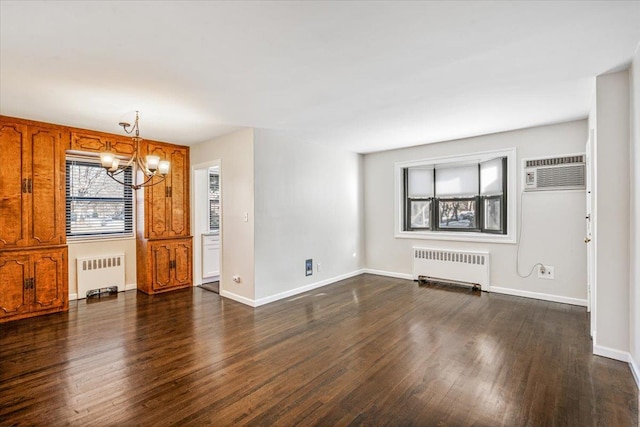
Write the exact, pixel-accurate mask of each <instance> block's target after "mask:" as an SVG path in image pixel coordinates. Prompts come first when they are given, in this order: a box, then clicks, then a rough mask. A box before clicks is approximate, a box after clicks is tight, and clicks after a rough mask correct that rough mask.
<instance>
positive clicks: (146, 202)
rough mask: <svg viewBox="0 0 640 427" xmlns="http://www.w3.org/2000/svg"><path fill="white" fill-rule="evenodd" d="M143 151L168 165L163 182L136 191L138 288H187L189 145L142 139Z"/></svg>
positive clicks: (190, 263)
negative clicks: (169, 165) (166, 161)
mask: <svg viewBox="0 0 640 427" xmlns="http://www.w3.org/2000/svg"><path fill="white" fill-rule="evenodd" d="M144 152H145V154H153V155H156V156H158V157H160V158H161V159H165V160H169V162H171V167H170V170H169V174H168V175H167V177H166V178H165V180H164V181H162V182H160V183H158V184H156V185H154V186H152V187H146V188H144V189H140V190H138V200H137V207H138V239H137V253H138V263H137V276H138V290H140V291H142V292H145V293H148V294H153V293H157V292H165V291H170V290H174V289H180V288H184V287H189V286H191V285H192V283H193V280H192V271H193V259H192V257H193V255H192V254H193V248H192V239H191V236H190V235H189V234H190V227H189V147H185V146H180V145H173V144H166V143H161V142H154V141H146V142H145V150H144ZM141 192H143V193H142V195H141Z"/></svg>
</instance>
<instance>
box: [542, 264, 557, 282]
mask: <svg viewBox="0 0 640 427" xmlns="http://www.w3.org/2000/svg"><path fill="white" fill-rule="evenodd" d="M538 278H539V279H548V280H553V279H555V278H556V275H555V270H554V268H553V266H551V265H543V266H538Z"/></svg>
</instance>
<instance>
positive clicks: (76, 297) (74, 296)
mask: <svg viewBox="0 0 640 427" xmlns="http://www.w3.org/2000/svg"><path fill="white" fill-rule="evenodd" d="M77 299H78V294H69V301H75V300H77Z"/></svg>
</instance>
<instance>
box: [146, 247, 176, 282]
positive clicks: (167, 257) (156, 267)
mask: <svg viewBox="0 0 640 427" xmlns="http://www.w3.org/2000/svg"><path fill="white" fill-rule="evenodd" d="M171 252H172V248H171V244H169V243H153V244H152V245H151V277H152V287H153V290H162V289H165V288H169V287H171V286H172V285H173V283H172V282H173V281H172V277H171V276H172V274H171V272H172V269H171V260H172V257H171Z"/></svg>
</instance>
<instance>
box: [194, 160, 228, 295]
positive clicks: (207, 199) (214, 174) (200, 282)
mask: <svg viewBox="0 0 640 427" xmlns="http://www.w3.org/2000/svg"><path fill="white" fill-rule="evenodd" d="M192 182H193V200H194V203H193V207H194V215H193V224H194V226H193V235H194V263H193V265H194V271H193V277H194V280H193V284H194V286H200V287H202V288H204V289H206V290H210V291H213V292H216V293H220V278H221V277H222V263H221V259H222V256H221V254H222V245H223V242H222V215H221V213H222V186H221V168H220V161H219V160H216V161H213V162H208V163H202V164H197V165H194V167H193V181H192Z"/></svg>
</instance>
